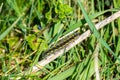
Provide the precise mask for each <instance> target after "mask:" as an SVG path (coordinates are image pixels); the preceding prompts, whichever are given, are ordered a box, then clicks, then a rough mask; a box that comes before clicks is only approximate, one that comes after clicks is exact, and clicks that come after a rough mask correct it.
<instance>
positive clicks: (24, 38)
mask: <svg viewBox="0 0 120 80" xmlns="http://www.w3.org/2000/svg"><path fill="white" fill-rule="evenodd" d="M119 4H120V0H84V1H83V0H0V80H10V79H13V80H16V79H20V80H26V79H29V80H37V79H38V80H46V79H48V80H96V72H95V69H96V66H95V54H96V49H97V48H99V51H98V56H97V57H98V61H97V62H98V69H99V76H100V80H102V79H103V80H119V79H120V59H119V58H120V19H117V20H115V21H113V22H112V23H110V24H108V25H106V26H105V27H104V28H102V29H101V30H96V28H95V27H94V24H93V23H92V22H93V21H96V22H94V23H98V22H100V21H102V20H103V19H105V18H107V17H108V16H110V15H112V14H113V13H114V12H117V11H119V10H120V6H119ZM86 23H87V24H88V25H87V26H86V25H85V24H86ZM76 28H80V33H81V34H82V33H83V32H85V31H86V30H88V29H90V30H91V31H92V33H93V34H92V35H91V36H90V37H89V38H87V39H86V40H85V41H83V42H81V43H79V44H78V45H77V46H75V47H74V48H72V49H71V50H69V51H68V52H66V53H64V54H63V55H61V56H60V57H58V58H57V59H56V60H54V61H52V62H51V63H49V64H47V65H46V66H44V68H42V70H41V71H38V72H36V73H34V74H33V73H31V69H32V67H33V66H34V65H35V64H36V63H37V62H38V61H39V60H42V59H44V56H45V55H46V54H43V52H44V51H45V50H47V49H49V48H50V47H52V46H51V45H52V44H53V43H55V45H56V44H57V40H58V39H60V38H61V37H62V36H65V35H66V34H67V33H69V32H71V31H74V30H75V29H76ZM97 45H99V47H96V46H97Z"/></svg>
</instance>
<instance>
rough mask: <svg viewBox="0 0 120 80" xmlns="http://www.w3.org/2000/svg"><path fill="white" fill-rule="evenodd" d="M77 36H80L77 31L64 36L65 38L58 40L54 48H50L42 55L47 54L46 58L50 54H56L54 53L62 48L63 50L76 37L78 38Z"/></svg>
mask: <svg viewBox="0 0 120 80" xmlns="http://www.w3.org/2000/svg"><path fill="white" fill-rule="evenodd" d="M79 35H80V32H79V31H75V32H74V33H72V34H70V35H68V36H66V37H65V38H63V39H61V40H59V41H58V42H57V44H56V45H55V46H54V47H52V48H50V49H48V50H46V51H44V52H43V54H44V55H46V54H47V55H46V56H48V55H50V54H51V53H54V52H56V51H58V50H60V49H62V48H65V47H66V46H67V45H68V44H69V43H71V42H72V41H74V40H75V39H76V38H77V36H79ZM46 56H45V57H46Z"/></svg>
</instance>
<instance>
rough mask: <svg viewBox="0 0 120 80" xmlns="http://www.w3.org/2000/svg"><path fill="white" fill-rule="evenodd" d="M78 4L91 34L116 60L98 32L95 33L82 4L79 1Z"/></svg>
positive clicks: (95, 30)
mask: <svg viewBox="0 0 120 80" xmlns="http://www.w3.org/2000/svg"><path fill="white" fill-rule="evenodd" d="M78 4H79V6H80V8H81V10H82V12H83V15H84V17H85V19H86V21H87V23H88V25H89V28H90V30H91V31H92V32H93V34H94V35H95V37H96V38H97V39H98V40H99V41H100V43H101V44H102V45H103V46H105V47H106V48H107V49H108V50H109V51H110V52H111V53H112V54H113V56H114V57H115V58H117V59H118V57H117V56H116V55H115V53H114V52H113V51H112V50H111V48H110V47H109V45H108V44H107V43H106V42H105V41H104V40H103V38H101V36H100V34H99V32H98V31H97V29H96V28H95V26H94V24H93V23H92V22H91V20H90V18H89V16H88V15H87V13H86V11H85V9H84V7H83V5H82V3H81V2H80V0H78Z"/></svg>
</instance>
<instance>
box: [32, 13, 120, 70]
mask: <svg viewBox="0 0 120 80" xmlns="http://www.w3.org/2000/svg"><path fill="white" fill-rule="evenodd" d="M118 17H120V11H118V12H116V13H114V14H113V15H111V16H110V17H108V18H106V19H105V20H103V21H101V22H99V23H97V24H96V25H95V27H96V29H100V28H102V27H104V26H105V25H107V24H108V23H110V22H112V21H114V20H115V19H117V18H118ZM90 35H91V31H90V30H87V31H86V32H84V33H83V34H82V35H79V36H78V37H77V38H76V39H75V40H74V41H73V42H72V43H69V44H68V45H67V46H65V47H63V48H61V49H60V50H57V51H56V52H54V53H53V54H50V55H49V56H47V57H46V58H45V59H43V60H41V61H39V62H38V63H37V64H36V65H35V66H33V69H32V72H37V71H38V70H40V69H41V68H39V67H38V66H37V65H39V66H41V67H43V66H45V65H46V64H48V63H50V62H51V61H53V60H54V59H56V58H57V57H59V56H60V55H62V54H63V53H64V52H67V51H68V50H70V49H71V48H73V47H74V46H75V45H77V44H78V43H80V42H81V41H83V40H85V39H86V38H88V37H89V36H90Z"/></svg>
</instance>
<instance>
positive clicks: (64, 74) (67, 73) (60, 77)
mask: <svg viewBox="0 0 120 80" xmlns="http://www.w3.org/2000/svg"><path fill="white" fill-rule="evenodd" d="M74 70H75V66H73V67H71V68H69V69H68V70H66V71H64V72H62V73H60V74H58V75H56V76H54V77H52V78H50V79H48V80H64V79H66V78H67V77H69V76H70V75H72V74H73V72H74Z"/></svg>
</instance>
